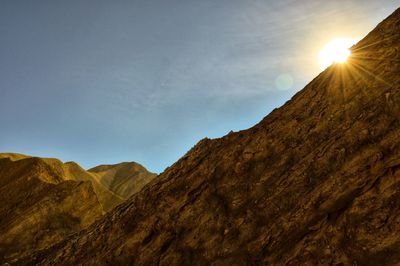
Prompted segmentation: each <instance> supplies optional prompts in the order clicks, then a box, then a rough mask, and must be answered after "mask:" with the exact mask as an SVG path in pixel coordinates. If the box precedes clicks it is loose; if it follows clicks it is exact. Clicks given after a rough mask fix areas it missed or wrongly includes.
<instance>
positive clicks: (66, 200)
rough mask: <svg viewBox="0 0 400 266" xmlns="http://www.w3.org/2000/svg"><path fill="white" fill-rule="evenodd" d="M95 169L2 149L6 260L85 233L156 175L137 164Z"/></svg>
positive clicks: (0, 198) (0, 226)
mask: <svg viewBox="0 0 400 266" xmlns="http://www.w3.org/2000/svg"><path fill="white" fill-rule="evenodd" d="M91 171H92V172H88V171H85V170H84V169H83V168H82V167H80V166H79V165H78V164H76V163H74V162H67V163H62V162H61V161H60V160H58V159H54V158H39V157H31V156H27V155H23V154H16V153H0V217H1V218H0V264H1V262H3V261H7V260H12V259H13V258H18V257H20V256H23V255H25V254H30V253H32V252H34V251H35V250H39V249H43V248H46V247H48V246H50V245H52V244H54V243H57V242H59V241H60V240H62V239H64V238H65V237H67V236H68V235H70V234H72V233H75V232H79V231H80V230H82V229H83V228H85V227H87V226H88V225H90V224H91V223H93V222H94V221H95V220H96V219H98V218H100V217H101V216H102V214H104V213H105V211H109V210H111V209H112V208H114V207H115V206H117V205H118V204H120V203H122V202H123V200H124V199H126V198H127V197H128V196H130V195H132V194H133V193H136V192H138V191H139V190H140V189H141V188H142V187H143V186H144V185H145V184H147V183H148V182H150V181H151V180H152V179H153V178H154V177H155V176H156V175H154V174H152V173H149V172H147V170H146V169H145V168H144V167H143V166H141V165H139V164H136V163H121V164H118V165H108V166H98V167H96V168H94V169H92V170H91Z"/></svg>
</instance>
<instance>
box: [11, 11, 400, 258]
mask: <svg viewBox="0 0 400 266" xmlns="http://www.w3.org/2000/svg"><path fill="white" fill-rule="evenodd" d="M352 49H353V56H352V58H351V59H350V60H349V62H348V63H347V64H345V65H333V66H331V67H330V68H328V69H327V70H326V71H324V72H323V73H322V74H320V75H319V76H318V77H317V78H315V79H314V80H313V81H312V82H311V83H310V84H309V85H307V86H306V88H304V89H303V90H302V91H301V92H299V93H298V94H296V95H295V96H294V97H293V98H292V99H291V100H290V101H289V102H287V103H286V104H285V105H284V106H283V107H281V108H279V109H276V110H274V111H273V112H272V113H270V114H269V115H268V116H267V117H266V118H264V119H263V120H262V121H261V122H260V123H259V124H258V125H256V126H254V127H253V128H250V129H248V130H244V131H241V132H238V133H231V134H229V135H227V136H225V137H223V138H220V139H214V140H209V139H204V140H202V141H200V142H199V143H198V144H197V145H196V146H195V147H194V148H192V149H191V150H190V151H189V152H188V153H187V154H186V155H185V156H184V157H183V158H181V159H180V160H179V161H178V162H176V163H175V164H174V165H172V166H171V167H170V168H168V169H166V171H165V172H164V173H162V174H161V175H160V176H159V177H158V178H157V179H155V180H154V181H153V182H151V183H150V184H149V185H147V186H145V188H144V189H143V190H142V191H141V192H139V193H138V194H136V195H135V196H133V197H132V198H131V199H130V200H129V201H127V202H125V203H123V204H121V205H120V206H118V207H117V208H116V209H115V210H114V211H113V212H111V213H109V214H108V215H107V216H106V217H104V218H103V219H102V220H100V221H98V222H96V223H95V224H93V225H92V226H90V227H89V228H88V229H86V230H84V231H82V232H80V233H79V234H76V235H75V236H73V237H71V238H69V239H67V240H66V241H63V242H61V243H59V244H57V245H55V246H53V247H51V248H50V249H48V250H45V251H43V252H41V253H38V254H35V255H34V256H31V257H27V258H26V259H25V260H24V261H18V262H17V263H19V264H23V263H36V264H42V265H47V264H50V263H56V264H65V265H75V264H88V265H90V264H92V265H102V264H103V265H105V264H107V263H110V262H112V263H116V264H121V265H127V264H132V263H133V264H135V265H182V264H198V265H202V264H204V265H209V264H211V263H214V265H229V264H232V265H243V264H254V265H259V264H262V265H265V264H268V265H283V264H287V265H302V264H304V263H305V262H310V263H312V264H318V263H319V264H322V265H326V264H334V265H336V264H344V265H351V264H357V265H360V264H370V265H385V264H395V263H399V262H400V245H399V243H400V216H399V214H400V210H399V208H400V204H399V203H400V190H399V189H398V188H399V186H400V171H399V169H400V123H399V117H400V87H399V84H400V10H397V11H396V12H395V13H394V14H392V15H391V16H390V17H389V18H388V19H386V20H385V21H383V22H382V23H380V24H379V25H378V27H377V28H376V29H375V30H373V31H372V32H371V33H370V34H368V36H367V37H366V38H365V39H364V40H362V41H361V42H360V43H359V44H357V45H356V46H354V47H353V48H352Z"/></svg>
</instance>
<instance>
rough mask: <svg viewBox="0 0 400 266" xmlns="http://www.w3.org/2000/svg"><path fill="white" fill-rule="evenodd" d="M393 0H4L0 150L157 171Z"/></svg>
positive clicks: (256, 113) (310, 74) (268, 103)
mask: <svg viewBox="0 0 400 266" xmlns="http://www.w3.org/2000/svg"><path fill="white" fill-rule="evenodd" d="M399 6H400V0H336V1H331V0H329V1H328V0H327V1H311V0H303V1H294V0H280V1H271V0H246V1H244V0H201V1H199V0H146V1H145V0H141V1H139V0H130V1H128V0H113V1H108V0H96V1H94V0H62V1H61V0H36V1H31V0H29V1H28V0H1V1H0V152H17V153H23V154H28V155H35V156H41V157H55V158H59V159H61V160H63V161H75V162H77V163H79V164H80V165H82V166H83V167H84V168H90V167H93V166H95V165H98V164H112V163H118V162H122V161H136V162H139V163H141V164H142V165H144V166H145V167H146V168H148V169H149V170H150V171H153V172H157V173H160V172H162V171H163V170H164V169H165V168H166V167H167V166H169V165H171V164H173V163H174V162H175V161H177V160H178V159H179V158H180V157H181V156H183V155H184V154H185V153H186V152H187V151H188V150H189V149H190V148H191V147H193V146H194V145H195V144H196V143H197V142H198V141H199V140H200V139H202V138H204V137H208V138H217V137H221V136H223V135H225V134H227V133H228V132H229V131H231V130H233V131H239V130H242V129H246V128H249V127H251V126H253V125H254V124H256V123H257V122H259V121H260V120H261V119H262V118H263V117H265V116H266V115H267V114H268V113H269V112H270V111H272V110H273V109H274V108H277V107H279V106H281V105H282V104H283V103H285V102H286V101H287V100H289V99H290V98H291V97H292V96H293V95H294V94H295V93H296V92H297V91H299V90H301V89H302V88H303V87H304V86H305V85H306V84H307V83H308V82H310V81H311V80H312V79H313V78H314V77H315V76H316V75H318V73H319V72H320V71H321V69H320V66H319V62H318V53H319V51H320V50H321V49H322V47H323V46H324V45H325V44H326V43H328V42H329V41H330V40H332V39H334V38H337V37H345V38H353V39H357V40H359V39H361V38H362V37H363V36H365V35H366V34H367V33H368V32H369V31H371V30H372V29H373V28H374V27H375V26H376V25H377V24H378V23H379V22H380V21H381V20H383V19H384V18H385V17H387V16H388V15H390V14H391V13H392V12H393V11H394V10H395V9H396V8H398V7H399Z"/></svg>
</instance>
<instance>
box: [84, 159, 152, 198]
mask: <svg viewBox="0 0 400 266" xmlns="http://www.w3.org/2000/svg"><path fill="white" fill-rule="evenodd" d="M88 172H89V173H91V174H92V175H94V176H95V177H96V179H97V181H98V182H100V183H101V184H103V185H104V186H105V187H107V188H108V189H109V190H111V191H113V192H114V193H115V194H117V195H118V196H120V197H121V198H123V199H126V198H128V197H130V196H131V195H133V194H135V193H137V192H139V191H140V190H141V189H142V188H143V187H144V186H145V185H146V184H147V183H149V182H150V181H151V180H152V179H154V178H155V177H156V176H157V175H156V174H153V173H150V172H148V171H147V170H146V168H144V167H143V166H142V165H140V164H138V163H135V162H129V163H119V164H114V165H99V166H96V167H94V168H92V169H89V170H88Z"/></svg>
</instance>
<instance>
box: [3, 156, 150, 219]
mask: <svg viewBox="0 0 400 266" xmlns="http://www.w3.org/2000/svg"><path fill="white" fill-rule="evenodd" d="M31 157H32V156H28V155H23V154H17V153H0V159H1V158H9V159H11V160H13V161H17V160H21V159H26V158H31ZM40 159H41V160H42V161H43V162H44V163H46V164H48V165H49V166H51V167H52V168H53V169H54V171H55V172H57V173H58V175H59V176H61V178H62V179H63V180H74V181H90V182H91V183H92V185H93V188H94V192H95V193H96V195H97V197H98V199H99V202H100V204H101V205H102V207H103V210H104V211H105V212H107V211H109V210H111V209H112V208H114V207H115V206H117V205H118V204H121V202H123V201H124V200H125V199H127V198H128V197H129V196H131V195H132V194H134V193H136V192H137V191H139V190H140V189H142V187H143V186H144V185H146V184H147V183H149V182H150V181H151V180H152V179H153V178H154V177H156V174H153V173H150V172H149V171H147V170H146V168H144V167H143V166H141V165H140V164H138V163H135V162H131V163H120V164H116V165H100V166H97V167H94V168H92V169H90V170H88V171H86V170H85V169H83V168H82V167H81V166H80V165H78V164H77V163H75V162H66V163H63V162H61V161H60V160H58V159H54V158H40Z"/></svg>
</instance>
